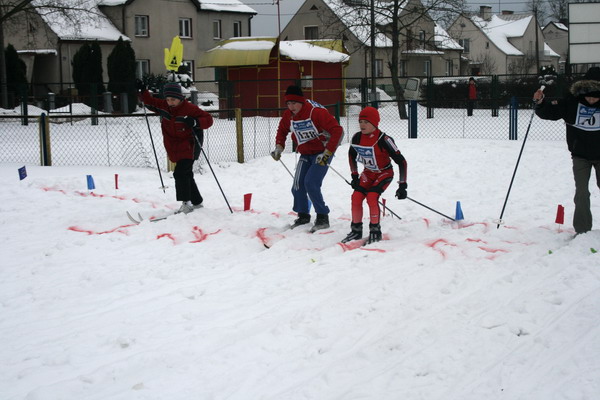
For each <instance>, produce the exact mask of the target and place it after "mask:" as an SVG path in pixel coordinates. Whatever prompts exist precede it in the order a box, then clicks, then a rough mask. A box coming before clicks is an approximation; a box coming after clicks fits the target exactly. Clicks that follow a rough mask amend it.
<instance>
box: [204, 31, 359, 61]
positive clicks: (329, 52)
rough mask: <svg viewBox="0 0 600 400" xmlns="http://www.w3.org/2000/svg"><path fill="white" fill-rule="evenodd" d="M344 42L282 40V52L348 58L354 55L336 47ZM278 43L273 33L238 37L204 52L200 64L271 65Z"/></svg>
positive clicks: (298, 57) (296, 57) (314, 58)
mask: <svg viewBox="0 0 600 400" xmlns="http://www.w3.org/2000/svg"><path fill="white" fill-rule="evenodd" d="M340 43H341V42H340V41H333V40H314V41H310V40H293V41H282V42H279V54H281V55H283V56H286V57H289V58H291V59H293V60H310V61H321V62H326V63H337V62H346V61H348V60H349V59H350V56H349V55H348V54H345V53H342V52H340V51H337V50H335V49H341V48H342V47H341V44H340ZM275 46H277V38H273V37H237V38H233V39H228V40H224V41H222V42H221V43H219V45H217V46H216V47H213V48H212V49H210V50H208V51H207V52H206V53H204V54H203V55H202V56H201V57H200V60H199V61H198V66H199V67H200V68H202V67H225V66H241V65H267V64H269V59H270V56H271V51H272V50H273V48H274V47H275Z"/></svg>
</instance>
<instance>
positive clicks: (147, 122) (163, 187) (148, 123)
mask: <svg viewBox="0 0 600 400" xmlns="http://www.w3.org/2000/svg"><path fill="white" fill-rule="evenodd" d="M142 108H143V109H144V117H146V125H148V134H150V143H152V150H154V159H155V160H156V169H157V170H158V176H159V177H160V184H161V187H162V190H163V193H167V192H166V191H165V184H164V182H163V178H162V174H161V173H160V167H159V166H158V156H157V155H156V148H155V147H154V139H152V131H151V130H150V122H149V121H148V114H147V113H146V104H144V102H143V101H142Z"/></svg>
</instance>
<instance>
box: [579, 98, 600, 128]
mask: <svg viewBox="0 0 600 400" xmlns="http://www.w3.org/2000/svg"><path fill="white" fill-rule="evenodd" d="M573 125H574V126H576V127H577V128H579V129H582V130H584V131H598V130H600V109H598V108H595V107H586V106H584V105H583V104H579V108H578V109H577V117H576V118H575V123H574V124H573Z"/></svg>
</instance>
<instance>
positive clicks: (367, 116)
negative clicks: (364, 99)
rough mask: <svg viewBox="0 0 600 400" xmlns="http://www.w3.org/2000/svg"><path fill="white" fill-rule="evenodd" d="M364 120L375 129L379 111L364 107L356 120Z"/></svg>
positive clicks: (377, 124)
mask: <svg viewBox="0 0 600 400" xmlns="http://www.w3.org/2000/svg"><path fill="white" fill-rule="evenodd" d="M361 119H364V120H365V121H368V122H370V123H371V125H373V126H374V127H375V128H377V127H378V126H379V111H377V109H376V108H373V107H365V108H363V110H362V111H361V112H360V114H359V115H358V120H359V121H360V120H361Z"/></svg>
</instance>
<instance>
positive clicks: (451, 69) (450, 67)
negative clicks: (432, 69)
mask: <svg viewBox="0 0 600 400" xmlns="http://www.w3.org/2000/svg"><path fill="white" fill-rule="evenodd" d="M452 75H454V63H453V62H452V60H446V76H452Z"/></svg>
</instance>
